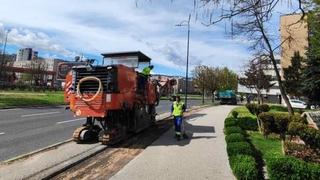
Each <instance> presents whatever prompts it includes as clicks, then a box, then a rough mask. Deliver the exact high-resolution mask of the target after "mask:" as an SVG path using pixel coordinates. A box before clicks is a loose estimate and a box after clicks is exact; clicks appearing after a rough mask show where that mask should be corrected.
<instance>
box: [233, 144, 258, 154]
mask: <svg viewBox="0 0 320 180" xmlns="http://www.w3.org/2000/svg"><path fill="white" fill-rule="evenodd" d="M227 153H228V155H229V156H235V155H240V154H243V155H250V156H254V152H253V150H252V147H251V146H250V144H249V143H248V142H231V143H228V144H227Z"/></svg>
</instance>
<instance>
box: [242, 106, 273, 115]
mask: <svg viewBox="0 0 320 180" xmlns="http://www.w3.org/2000/svg"><path fill="white" fill-rule="evenodd" d="M246 108H247V109H248V110H249V112H250V113H251V114H253V115H259V114H260V113H263V112H268V111H270V107H269V105H267V104H261V105H259V104H246Z"/></svg>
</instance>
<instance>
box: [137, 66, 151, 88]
mask: <svg viewBox="0 0 320 180" xmlns="http://www.w3.org/2000/svg"><path fill="white" fill-rule="evenodd" d="M152 69H153V65H150V66H148V67H145V68H143V70H142V71H141V76H140V77H139V86H140V87H139V89H140V90H141V92H142V93H143V94H145V88H146V84H147V81H148V77H149V76H150V73H151V70H152Z"/></svg>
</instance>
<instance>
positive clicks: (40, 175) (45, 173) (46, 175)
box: [27, 145, 108, 179]
mask: <svg viewBox="0 0 320 180" xmlns="http://www.w3.org/2000/svg"><path fill="white" fill-rule="evenodd" d="M107 148H108V146H104V145H102V146H97V147H95V148H94V149H90V150H89V151H87V152H84V153H83V154H80V155H78V156H75V157H73V158H71V159H68V160H66V161H64V162H62V163H60V164H57V165H55V166H52V167H49V168H47V169H44V170H42V171H40V172H37V173H35V174H33V175H31V176H29V177H27V178H32V179H51V178H52V177H54V176H56V175H58V174H60V173H61V172H63V171H65V170H67V169H69V168H70V167H73V166H75V165H77V164H79V163H81V162H83V161H85V160H87V159H89V158H91V157H93V156H95V155H96V154H99V153H100V152H102V151H104V150H105V149H107Z"/></svg>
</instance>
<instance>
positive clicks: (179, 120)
mask: <svg viewBox="0 0 320 180" xmlns="http://www.w3.org/2000/svg"><path fill="white" fill-rule="evenodd" d="M181 124H182V116H174V129H175V131H176V134H177V135H181Z"/></svg>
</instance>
